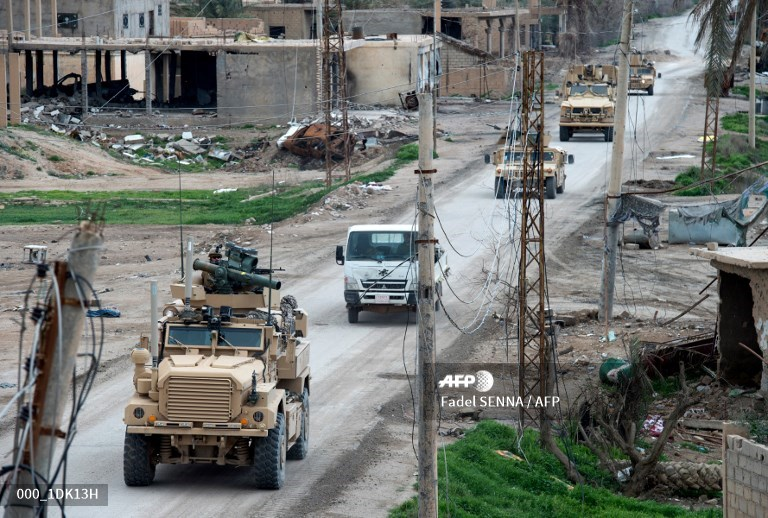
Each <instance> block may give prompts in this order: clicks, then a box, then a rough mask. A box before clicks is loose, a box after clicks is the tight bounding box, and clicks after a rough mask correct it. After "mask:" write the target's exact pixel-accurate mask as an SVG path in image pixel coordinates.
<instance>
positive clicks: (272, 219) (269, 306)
mask: <svg viewBox="0 0 768 518" xmlns="http://www.w3.org/2000/svg"><path fill="white" fill-rule="evenodd" d="M270 210H271V213H270V215H269V283H270V284H272V236H273V235H274V232H273V230H274V229H273V228H272V225H273V224H274V223H275V168H274V167H273V168H272V207H271V209H270ZM267 315H269V317H268V320H267V324H272V288H269V297H268V300H267Z"/></svg>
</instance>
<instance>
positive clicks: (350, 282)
mask: <svg viewBox="0 0 768 518" xmlns="http://www.w3.org/2000/svg"><path fill="white" fill-rule="evenodd" d="M344 289H345V290H356V289H357V281H356V280H355V279H352V278H350V277H347V276H345V277H344Z"/></svg>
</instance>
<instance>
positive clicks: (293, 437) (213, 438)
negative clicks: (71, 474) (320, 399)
mask: <svg viewBox="0 0 768 518" xmlns="http://www.w3.org/2000/svg"><path fill="white" fill-rule="evenodd" d="M192 248H193V247H192V245H191V243H189V244H188V246H187V251H186V255H187V261H186V263H187V266H186V268H185V270H186V274H187V275H186V279H185V283H184V284H181V283H178V284H172V285H171V296H172V297H174V298H176V299H177V300H176V301H175V302H173V303H171V304H167V305H165V306H164V307H163V308H162V314H161V315H158V312H157V296H156V293H157V286H156V284H154V283H153V286H152V292H153V293H152V297H151V300H152V304H151V306H152V309H151V315H152V317H151V319H152V328H151V335H150V337H149V339H147V338H146V337H142V339H141V341H140V344H139V346H138V347H137V348H135V349H133V351H132V352H131V360H132V361H133V363H134V375H133V385H134V389H135V392H134V394H133V396H132V397H131V399H130V401H129V402H128V404H127V406H126V407H125V414H124V418H123V420H124V421H125V424H126V425H127V427H126V431H125V446H124V451H123V477H124V481H125V484H126V485H128V486H147V485H149V484H151V483H152V481H153V479H154V477H155V470H156V466H157V465H158V464H193V463H194V464H198V463H210V464H219V465H232V466H250V467H251V469H252V470H253V482H254V485H255V486H256V487H258V488H264V489H279V488H280V487H281V486H282V485H283V483H284V481H285V462H286V458H288V459H303V458H304V457H306V456H307V453H308V446H309V382H310V369H309V341H308V340H307V324H308V317H307V313H306V312H305V311H304V310H302V309H300V308H298V306H297V303H296V300H295V299H294V298H293V297H292V296H290V295H286V296H284V297H283V298H282V299H281V298H280V291H279V290H280V287H281V283H280V281H278V280H276V279H273V278H272V273H273V270H270V269H260V268H258V254H257V251H256V250H254V249H252V248H243V247H239V246H236V245H234V244H232V243H227V244H226V257H223V256H222V254H221V253H220V247H217V248H216V250H215V251H214V252H212V253H211V254H209V256H208V261H202V260H199V259H198V260H195V261H194V263H193V262H192V254H193V250H192ZM278 301H279V304H278ZM158 317H159V320H158Z"/></svg>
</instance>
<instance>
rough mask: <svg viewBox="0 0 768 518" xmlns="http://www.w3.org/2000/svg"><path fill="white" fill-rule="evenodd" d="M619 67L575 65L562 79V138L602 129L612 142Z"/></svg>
mask: <svg viewBox="0 0 768 518" xmlns="http://www.w3.org/2000/svg"><path fill="white" fill-rule="evenodd" d="M616 77H617V76H616V67H615V66H613V65H572V66H571V67H570V68H569V69H568V72H567V73H566V75H565V81H564V82H563V90H562V95H563V100H562V102H561V104H560V141H561V142H568V140H569V139H570V138H571V137H572V136H573V134H574V133H576V132H586V131H589V132H599V133H602V134H603V137H604V139H605V141H606V142H613V123H614V121H613V118H614V114H615V110H616Z"/></svg>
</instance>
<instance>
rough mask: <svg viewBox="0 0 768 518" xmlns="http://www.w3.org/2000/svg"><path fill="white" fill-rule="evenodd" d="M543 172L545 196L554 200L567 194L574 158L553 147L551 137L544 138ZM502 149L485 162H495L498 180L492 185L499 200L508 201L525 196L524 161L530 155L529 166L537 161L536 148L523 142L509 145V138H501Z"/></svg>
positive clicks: (488, 156) (486, 158)
mask: <svg viewBox="0 0 768 518" xmlns="http://www.w3.org/2000/svg"><path fill="white" fill-rule="evenodd" d="M543 140H544V141H543V142H542V144H543V146H544V149H543V155H542V162H543V164H542V170H543V172H544V189H545V192H544V195H545V197H546V198H547V199H549V200H553V199H555V198H556V197H557V195H558V194H562V193H563V192H565V178H566V174H565V164H566V162H567V163H569V164H572V163H573V155H569V154H568V153H566V151H565V150H564V149H563V148H560V147H556V146H550V145H549V142H550V140H551V139H550V136H549V135H544V137H543ZM498 143H499V144H501V146H500V147H499V148H498V149H497V150H496V151H494V153H493V155H492V156H491V155H485V163H486V164H488V163H493V165H494V173H495V179H494V184H493V189H494V193H495V194H496V198H500V199H501V198H505V197H507V196H513V195H515V194H520V193H522V188H523V186H522V179H523V158H524V156H525V155H526V154H528V157H529V158H528V161H529V163H534V162H535V158H536V157H535V154H534V151H533V145H532V144H529V145H528V146H527V148H526V146H524V145H523V144H521V143H520V141H519V140H518V141H515V142H513V143H511V144H506V135H505V136H502V138H500V139H499V142H498Z"/></svg>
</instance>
